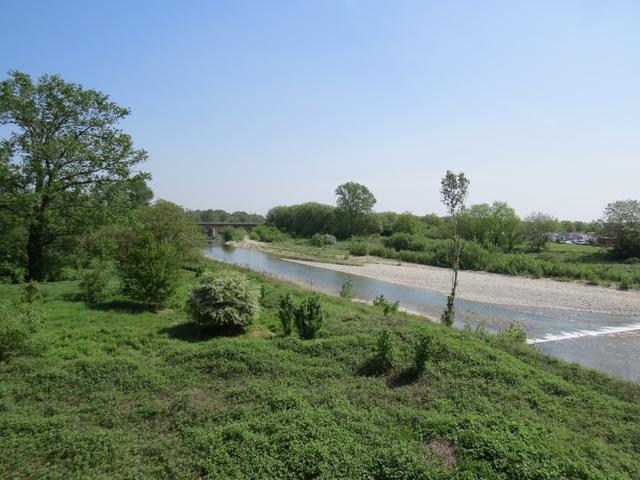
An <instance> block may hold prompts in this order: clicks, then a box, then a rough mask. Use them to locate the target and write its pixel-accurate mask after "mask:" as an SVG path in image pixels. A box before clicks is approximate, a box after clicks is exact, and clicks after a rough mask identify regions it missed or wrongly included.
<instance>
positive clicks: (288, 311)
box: [278, 293, 296, 336]
mask: <svg viewBox="0 0 640 480" xmlns="http://www.w3.org/2000/svg"><path fill="white" fill-rule="evenodd" d="M295 310H296V307H295V305H294V304H293V299H292V298H291V295H290V294H288V293H287V294H286V295H283V296H282V297H280V301H279V302H278V318H279V319H280V324H281V325H282V331H283V333H284V334H285V335H286V336H289V335H291V328H292V327H293V321H294V317H295Z"/></svg>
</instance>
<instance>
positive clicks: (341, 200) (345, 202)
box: [336, 182, 376, 237]
mask: <svg viewBox="0 0 640 480" xmlns="http://www.w3.org/2000/svg"><path fill="white" fill-rule="evenodd" d="M336 196H337V197H338V200H337V213H338V216H339V217H340V219H341V220H342V222H343V224H344V233H345V234H346V236H347V237H352V236H353V235H357V234H359V233H363V230H364V226H365V225H364V223H365V219H366V217H367V215H368V214H370V213H371V212H372V211H373V206H374V205H375V204H376V197H374V196H373V193H371V192H370V191H369V189H368V188H367V187H366V186H364V185H361V184H359V183H356V182H347V183H343V184H342V185H339V186H338V187H337V188H336Z"/></svg>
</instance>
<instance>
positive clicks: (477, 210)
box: [459, 202, 522, 252]
mask: <svg viewBox="0 0 640 480" xmlns="http://www.w3.org/2000/svg"><path fill="white" fill-rule="evenodd" d="M459 229H460V236H461V237H462V238H464V239H466V240H473V241H475V242H477V243H479V244H480V245H482V246H483V247H485V248H492V247H495V248H499V249H502V250H505V251H509V252H510V251H513V249H514V248H515V247H516V245H517V244H518V243H520V241H521V238H522V222H521V221H520V218H519V217H518V215H516V213H515V211H514V210H513V208H511V207H510V206H509V205H508V204H507V203H506V202H493V204H492V205H489V204H486V203H481V204H478V205H471V207H469V208H467V209H465V211H464V212H463V213H462V214H461V215H460V218H459Z"/></svg>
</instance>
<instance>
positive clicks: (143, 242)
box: [118, 233, 180, 307]
mask: <svg viewBox="0 0 640 480" xmlns="http://www.w3.org/2000/svg"><path fill="white" fill-rule="evenodd" d="M179 268H180V257H179V255H178V253H177V252H176V249H175V248H174V247H173V246H172V245H170V244H168V243H160V242H158V240H156V239H155V238H154V237H153V236H152V235H151V234H149V233H145V234H141V235H139V236H138V237H137V238H135V239H134V240H133V241H132V242H131V243H130V244H129V245H127V246H126V248H125V249H124V251H123V253H122V258H121V260H120V263H119V264H118V270H119V274H120V277H121V279H122V291H123V293H124V294H125V295H127V296H129V297H130V298H132V299H133V300H137V301H139V302H142V303H144V304H146V305H147V306H149V307H161V306H163V305H164V304H165V303H166V302H167V300H168V299H169V297H171V295H173V293H174V292H175V290H176V287H177V285H178V272H179Z"/></svg>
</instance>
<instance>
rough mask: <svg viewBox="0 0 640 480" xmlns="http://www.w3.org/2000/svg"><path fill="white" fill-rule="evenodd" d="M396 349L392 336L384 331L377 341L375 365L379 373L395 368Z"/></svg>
mask: <svg viewBox="0 0 640 480" xmlns="http://www.w3.org/2000/svg"><path fill="white" fill-rule="evenodd" d="M393 359H394V348H393V343H392V342H391V335H389V332H388V331H387V330H382V331H381V332H380V334H379V335H378V340H377V341H376V350H375V353H374V357H373V363H374V365H375V368H376V369H377V371H378V372H386V371H387V370H389V369H390V368H391V367H393Z"/></svg>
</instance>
